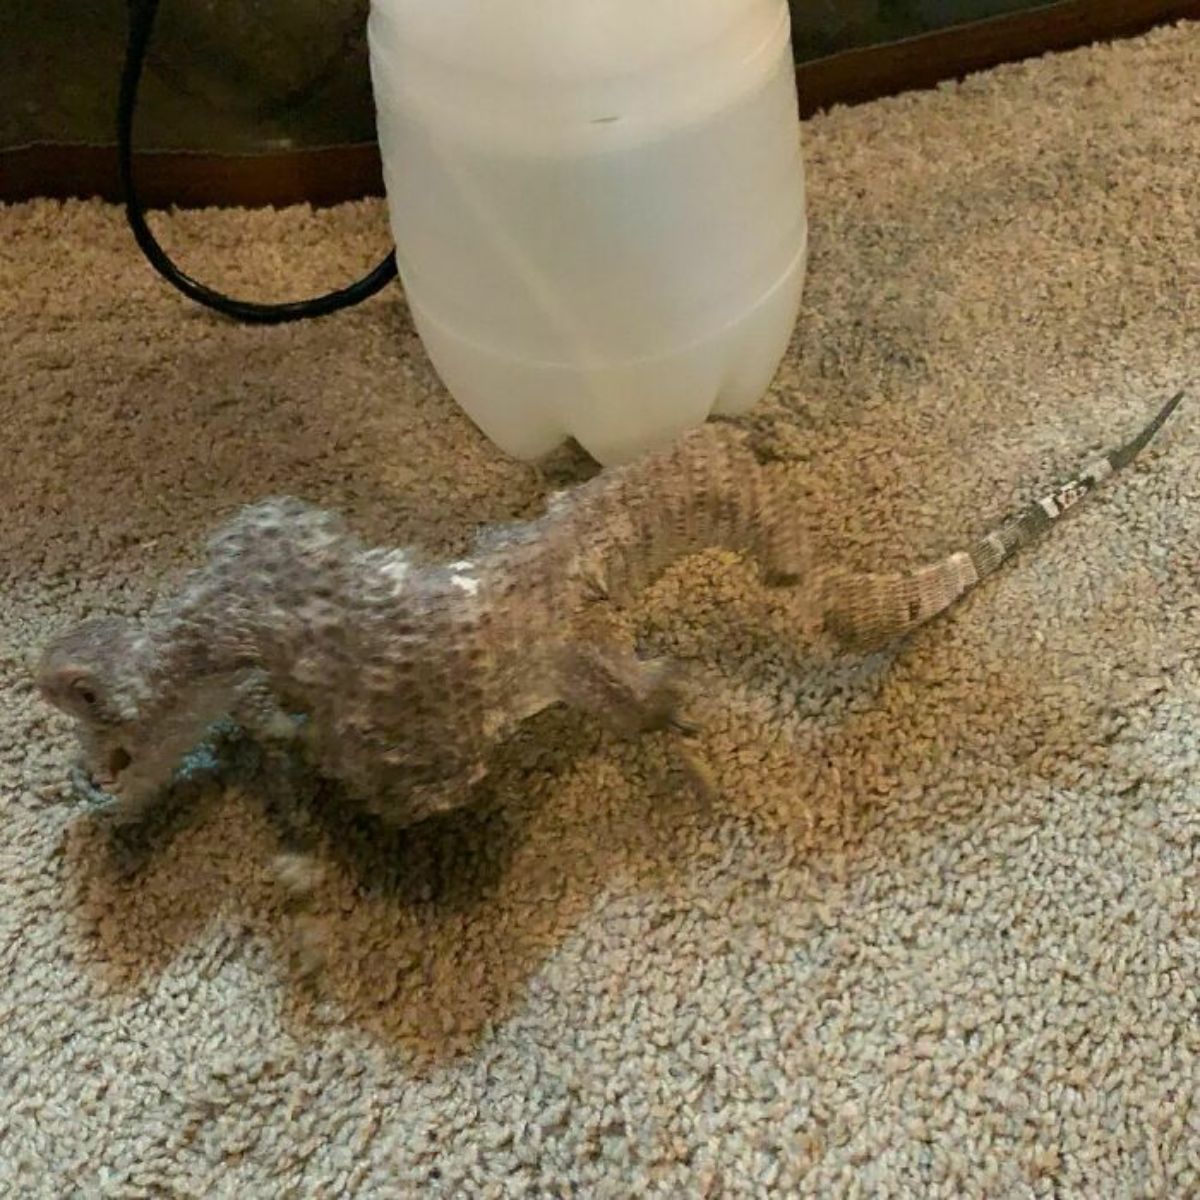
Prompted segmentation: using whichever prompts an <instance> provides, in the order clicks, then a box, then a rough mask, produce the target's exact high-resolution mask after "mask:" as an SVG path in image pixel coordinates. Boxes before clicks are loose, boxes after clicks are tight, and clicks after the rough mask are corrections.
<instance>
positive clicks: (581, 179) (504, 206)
mask: <svg viewBox="0 0 1200 1200" xmlns="http://www.w3.org/2000/svg"><path fill="white" fill-rule="evenodd" d="M789 32H790V22H789V13H788V6H787V3H786V0H372V5H371V16H370V24H369V44H370V56H371V73H372V81H373V86H374V91H375V102H376V107H377V112H378V127H379V140H380V146H381V149H382V155H383V164H384V180H385V185H386V188H387V196H388V206H389V213H390V217H391V225H392V234H393V237H394V239H395V242H396V247H397V258H398V262H399V266H400V275H401V280H402V282H403V285H404V289H405V294H406V297H407V300H408V303H409V305H410V307H411V311H412V314H413V319H414V321H415V323H416V327H417V330H418V333H419V334H420V336H421V340H422V342H423V344H424V346H425V349H426V351H427V353H428V354H429V357H430V359H431V361H432V363H433V365H434V367H435V369H436V370H437V372H438V374H439V375H440V376H441V378H442V380H443V381H444V382H445V384H446V386H447V388H448V389H449V391H450V392H451V394H452V395H453V396H454V398H455V399H456V401H457V402H458V403H459V404H460V405H461V406H462V408H463V409H464V410H465V411H466V412H467V413H468V414H469V415H470V417H471V418H472V419H473V420H474V421H475V422H476V423H477V424H478V425H479V426H480V427H481V428H482V430H483V431H484V433H485V434H487V436H488V437H490V438H491V439H492V440H493V441H494V442H495V443H496V444H497V445H498V446H499V447H500V448H502V449H503V450H505V451H506V452H508V453H510V454H512V455H514V456H516V457H519V458H524V459H534V458H538V457H540V456H542V455H544V454H546V453H547V452H549V451H550V450H552V449H553V448H554V447H555V446H556V445H558V444H559V443H560V442H562V441H563V440H564V438H565V437H566V436H568V435H572V436H574V437H575V438H576V439H578V441H579V442H580V443H581V444H582V445H583V446H584V448H585V449H586V450H588V451H589V452H590V453H591V454H592V455H593V456H594V457H595V458H597V459H598V460H599V461H600V462H602V463H606V464H607V463H616V462H620V461H624V460H627V459H629V458H632V457H635V456H636V455H638V454H640V453H642V452H644V451H646V450H648V449H651V448H653V447H656V446H659V445H661V444H662V443H664V442H666V441H669V440H670V439H672V438H674V437H676V436H677V435H678V434H680V433H681V432H683V431H684V430H685V429H688V428H690V427H693V426H695V425H698V424H700V423H702V422H703V421H704V420H705V419H707V417H708V416H709V415H710V414H712V413H735V412H742V411H745V410H746V409H747V408H749V407H751V406H752V405H753V404H754V403H755V402H756V401H757V400H758V399H759V398H760V397H761V396H762V394H763V393H764V392H765V391H766V389H767V387H768V386H769V385H770V382H771V379H772V377H773V375H774V373H775V371H776V369H777V368H778V366H779V362H780V359H781V358H782V356H783V354H784V352H785V350H786V349H787V344H788V341H789V339H790V336H791V333H792V329H793V326H794V324H795V320H796V315H797V310H798V307H799V303H800V294H801V289H802V286H803V281H804V271H805V261H806V249H807V221H806V216H805V190H804V167H803V160H802V157H801V146H800V124H799V117H798V113H797V105H796V84H795V74H794V68H793V65H792V54H791V46H790V38H789Z"/></svg>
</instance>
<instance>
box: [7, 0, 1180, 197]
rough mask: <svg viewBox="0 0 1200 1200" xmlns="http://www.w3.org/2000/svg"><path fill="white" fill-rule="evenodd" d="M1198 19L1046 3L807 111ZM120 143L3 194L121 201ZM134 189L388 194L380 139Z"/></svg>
mask: <svg viewBox="0 0 1200 1200" xmlns="http://www.w3.org/2000/svg"><path fill="white" fill-rule="evenodd" d="M1189 18H1190V19H1200V0H1060V2H1059V3H1053V4H1048V5H1046V6H1045V7H1044V8H1038V9H1033V10H1025V11H1023V12H1015V13H1010V14H1007V15H1005V16H1001V17H994V18H991V19H989V20H986V21H978V22H975V23H973V24H969V25H960V26H956V27H954V28H950V29H944V30H940V31H938V32H936V33H930V34H924V35H922V36H920V37H915V38H910V39H908V40H906V41H902V42H894V43H891V44H889V45H883V46H869V47H865V48H863V49H860V50H851V51H848V52H846V53H844V54H837V55H833V56H831V57H829V58H822V59H817V60H815V61H812V62H805V63H800V64H799V65H798V66H797V87H798V91H799V95H800V108H801V112H802V114H803V115H804V116H811V115H812V114H813V113H815V112H818V111H820V110H821V109H824V108H828V107H830V106H831V105H834V104H857V103H862V102H864V101H867V100H874V99H877V98H879V97H881V96H888V95H894V94H896V93H899V92H904V91H910V90H912V89H914V88H924V87H932V86H933V85H935V84H937V83H939V82H941V81H942V80H946V79H958V78H962V77H963V76H964V75H968V74H970V73H971V72H973V71H980V70H985V69H987V68H988V67H993V66H996V65H997V64H999V63H1002V62H1012V61H1015V60H1018V59H1022V58H1029V57H1032V56H1035V55H1038V54H1044V53H1046V52H1048V51H1052V50H1066V49H1069V48H1071V47H1074V46H1082V45H1087V44H1089V43H1091V42H1096V41H1105V40H1111V39H1113V38H1120V37H1132V36H1134V35H1136V34H1138V33H1142V32H1145V31H1146V30H1147V29H1151V28H1153V27H1154V26H1156V25H1161V24H1167V23H1171V22H1174V21H1179V20H1183V19H1189ZM116 159H117V156H116V151H115V149H113V148H111V147H104V146H74V145H38V146H27V147H19V148H16V149H11V150H0V202H2V201H19V200H27V199H30V198H32V197H35V196H46V197H51V198H55V199H64V198H67V197H80V196H98V197H100V198H102V199H105V200H113V201H116V200H120V198H121V189H120V183H119V179H118V175H117V161H116ZM136 174H137V181H138V190H139V193H140V195H141V197H142V201H143V203H144V204H145V205H146V207H148V208H160V207H166V206H169V205H178V206H180V207H185V208H193V207H204V206H207V205H220V206H234V205H240V206H247V207H261V206H267V205H287V204H300V203H306V202H307V203H310V204H314V205H318V206H320V205H329V204H338V203H341V202H343V201H346V200H353V199H358V198H360V197H362V196H378V195H382V194H383V178H382V174H381V171H380V165H379V151H378V148H377V147H376V146H375V145H374V144H366V145H355V146H339V147H332V148H329V149H322V150H291V151H286V152H280V153H264V154H255V155H219V154H185V153H176V152H169V153H167V152H163V153H140V154H138V155H137V159H136Z"/></svg>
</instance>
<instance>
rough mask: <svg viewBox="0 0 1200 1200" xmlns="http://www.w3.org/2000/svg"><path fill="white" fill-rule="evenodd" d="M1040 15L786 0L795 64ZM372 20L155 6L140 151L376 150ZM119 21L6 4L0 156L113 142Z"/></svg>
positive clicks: (333, 4)
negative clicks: (39, 147) (21, 149)
mask: <svg viewBox="0 0 1200 1200" xmlns="http://www.w3.org/2000/svg"><path fill="white" fill-rule="evenodd" d="M1039 7H1043V0H792V21H793V40H794V44H795V48H796V58H797V60H798V61H799V62H808V61H812V60H815V59H819V58H823V57H825V56H828V55H831V54H836V53H839V52H841V51H844V50H851V49H857V48H861V47H864V46H876V45H884V44H887V43H891V42H896V41H899V40H901V39H904V38H908V37H913V36H916V35H918V34H922V33H928V32H931V31H934V30H939V29H945V28H948V27H951V26H955V25H959V24H964V23H968V22H971V21H976V20H981V19H984V18H987V17H993V16H997V15H1000V14H1004V13H1011V12H1014V11H1018V10H1022V9H1026V10H1027V9H1036V8H1039ZM367 8H368V5H367V0H162V7H161V10H160V13H159V17H158V22H157V25H156V30H155V37H154V41H153V43H152V46H151V52H150V59H149V62H148V65H147V70H146V74H145V76H144V79H143V84H142V92H141V102H140V106H139V110H138V125H137V139H136V140H137V144H138V146H139V148H141V149H146V150H153V149H157V150H194V151H206V152H225V153H256V152H273V151H275V152H277V151H281V150H287V149H293V148H295V149H304V148H312V147H320V146H334V145H345V144H353V143H363V142H372V141H374V138H375V127H374V112H373V107H372V102H371V87H370V79H369V76H368V73H367V51H366V16H367ZM126 12H127V8H126V0H90V2H89V3H86V4H74V5H67V4H63V3H62V2H61V0H5V2H4V3H3V4H0V149H3V148H12V147H17V146H25V145H30V144H35V143H56V144H76V143H85V144H91V145H109V144H111V143H112V142H113V140H114V137H113V121H114V117H113V112H114V107H115V103H116V90H117V78H118V74H119V72H120V65H121V60H122V56H123V53H124V44H125V36H126Z"/></svg>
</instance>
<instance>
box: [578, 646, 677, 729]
mask: <svg viewBox="0 0 1200 1200" xmlns="http://www.w3.org/2000/svg"><path fill="white" fill-rule="evenodd" d="M682 685H683V672H682V668H681V667H680V665H679V664H678V663H676V662H674V661H673V660H671V659H667V658H650V659H641V658H638V656H637V655H636V654H635V653H634V651H633V649H632V648H631V647H628V646H624V645H622V644H620V643H619V642H617V641H615V640H613V641H599V640H597V641H591V640H589V641H580V642H576V643H574V644H572V645H571V646H570V647H568V648H567V649H566V650H564V652H563V654H562V657H561V660H560V662H559V665H558V679H557V691H558V695H559V698H560V699H561V700H562V701H563V702H564V703H565V704H568V705H570V706H571V707H572V708H577V709H579V710H581V711H583V712H586V713H589V714H591V715H592V716H594V717H596V718H598V719H599V720H600V721H602V722H603V723H604V724H605V725H606V726H608V728H609V729H611V730H613V732H615V733H618V734H620V735H621V736H623V737H631V736H634V735H636V734H639V733H649V732H652V731H654V730H659V729H675V730H678V731H680V732H692V726H691V725H690V724H689V723H688V721H687V720H686V718H685V717H684V716H683V713H682V701H683V690H682Z"/></svg>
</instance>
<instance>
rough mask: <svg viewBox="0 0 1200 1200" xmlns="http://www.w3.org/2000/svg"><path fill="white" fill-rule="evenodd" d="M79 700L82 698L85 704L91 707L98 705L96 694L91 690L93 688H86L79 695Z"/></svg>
mask: <svg viewBox="0 0 1200 1200" xmlns="http://www.w3.org/2000/svg"><path fill="white" fill-rule="evenodd" d="M79 698H80V700H82V701H83V702H84V704H87V705H89V706H91V705H93V704H95V703H96V693H95V692H93V691H92V690H91V688H84V689H83V690H82V691H81V692H80V693H79Z"/></svg>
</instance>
